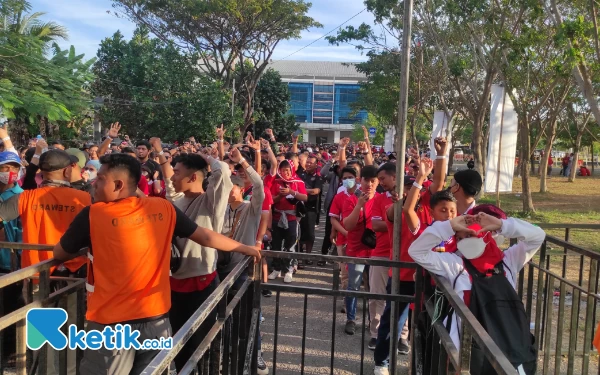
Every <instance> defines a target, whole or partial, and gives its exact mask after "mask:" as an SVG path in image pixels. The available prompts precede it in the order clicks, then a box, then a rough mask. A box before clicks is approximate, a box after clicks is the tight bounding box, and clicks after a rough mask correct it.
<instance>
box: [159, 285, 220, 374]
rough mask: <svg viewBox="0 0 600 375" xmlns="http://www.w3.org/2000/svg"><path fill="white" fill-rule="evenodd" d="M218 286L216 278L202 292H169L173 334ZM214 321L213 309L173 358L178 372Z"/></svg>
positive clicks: (215, 318)
mask: <svg viewBox="0 0 600 375" xmlns="http://www.w3.org/2000/svg"><path fill="white" fill-rule="evenodd" d="M218 285H219V280H218V277H216V278H215V279H214V280H213V281H212V283H210V285H209V286H208V287H206V289H204V290H200V291H195V292H189V293H181V292H174V291H171V311H169V320H170V321H171V327H172V329H173V334H175V333H177V331H179V329H180V328H181V327H183V325H184V324H185V322H187V320H188V319H189V318H190V317H191V316H192V315H193V314H194V313H195V312H196V310H198V308H199V307H200V305H202V304H203V303H204V301H206V300H207V299H208V297H209V296H210V295H211V293H212V292H214V291H215V289H217V286H218ZM216 321H217V310H216V309H215V310H213V311H211V313H210V315H209V316H208V317H207V318H206V320H205V321H204V323H202V325H201V326H200V327H199V328H198V329H197V330H196V332H194V335H193V336H192V337H191V338H190V339H189V340H188V342H187V343H185V345H184V346H183V348H182V349H181V351H180V352H179V354H177V356H176V357H175V367H176V368H177V371H178V372H179V371H181V369H182V368H183V366H184V365H185V363H186V362H187V361H188V359H190V357H191V356H192V354H194V351H195V350H196V349H197V348H198V346H199V345H200V343H201V342H202V340H204V338H205V337H206V334H207V333H208V331H210V329H211V328H212V326H213V324H215V322H216Z"/></svg>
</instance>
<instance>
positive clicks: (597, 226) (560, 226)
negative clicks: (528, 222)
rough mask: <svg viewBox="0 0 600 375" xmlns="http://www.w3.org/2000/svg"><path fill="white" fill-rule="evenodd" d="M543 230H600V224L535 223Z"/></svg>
mask: <svg viewBox="0 0 600 375" xmlns="http://www.w3.org/2000/svg"><path fill="white" fill-rule="evenodd" d="M533 224H534V225H537V226H538V227H540V228H542V229H567V228H569V229H600V224H577V223H563V224H557V223H533Z"/></svg>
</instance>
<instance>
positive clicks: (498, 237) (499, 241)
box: [493, 234, 506, 247]
mask: <svg viewBox="0 0 600 375" xmlns="http://www.w3.org/2000/svg"><path fill="white" fill-rule="evenodd" d="M493 238H494V241H496V245H498V247H500V246H502V245H503V244H504V241H506V237H504V236H503V235H501V234H497V235H495V236H493Z"/></svg>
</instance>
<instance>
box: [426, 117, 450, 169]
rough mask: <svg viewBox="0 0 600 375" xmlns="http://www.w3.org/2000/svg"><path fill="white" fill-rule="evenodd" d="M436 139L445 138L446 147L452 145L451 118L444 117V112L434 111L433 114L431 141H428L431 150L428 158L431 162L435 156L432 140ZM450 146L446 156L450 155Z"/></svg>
mask: <svg viewBox="0 0 600 375" xmlns="http://www.w3.org/2000/svg"><path fill="white" fill-rule="evenodd" d="M437 137H446V138H447V139H448V145H451V144H452V118H451V117H449V116H447V115H446V112H444V111H435V112H434V113H433V131H432V132H431V140H430V141H429V149H430V150H431V153H430V156H431V159H432V160H435V158H436V157H437V154H436V152H435V146H434V145H433V140H434V139H436V138H437ZM450 148H451V147H450V146H448V148H447V151H446V156H448V155H450Z"/></svg>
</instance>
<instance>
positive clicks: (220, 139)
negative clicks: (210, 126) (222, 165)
mask: <svg viewBox="0 0 600 375" xmlns="http://www.w3.org/2000/svg"><path fill="white" fill-rule="evenodd" d="M215 132H216V133H217V148H218V150H219V160H225V145H224V144H223V143H224V142H225V129H224V128H223V124H221V127H220V128H219V127H218V128H217V129H216V130H215Z"/></svg>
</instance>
